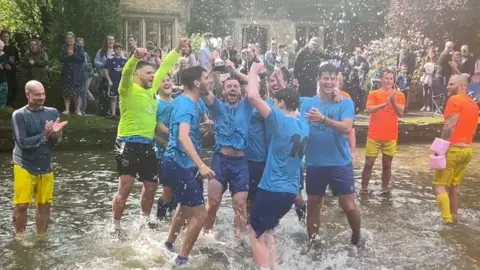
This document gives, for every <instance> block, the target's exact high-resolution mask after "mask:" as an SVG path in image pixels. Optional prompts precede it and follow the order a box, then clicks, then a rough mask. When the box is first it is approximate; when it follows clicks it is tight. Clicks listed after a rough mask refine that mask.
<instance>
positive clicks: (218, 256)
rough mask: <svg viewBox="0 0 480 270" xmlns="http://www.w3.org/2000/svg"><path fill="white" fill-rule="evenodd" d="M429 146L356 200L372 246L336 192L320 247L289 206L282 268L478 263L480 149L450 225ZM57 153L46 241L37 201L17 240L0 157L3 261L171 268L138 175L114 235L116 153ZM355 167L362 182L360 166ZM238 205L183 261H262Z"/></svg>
mask: <svg viewBox="0 0 480 270" xmlns="http://www.w3.org/2000/svg"><path fill="white" fill-rule="evenodd" d="M476 148H477V149H480V145H477V146H476ZM427 149H428V146H425V145H409V146H400V148H399V153H398V155H397V157H396V159H395V161H394V173H393V175H394V186H395V188H394V191H393V192H392V195H391V196H388V197H382V196H380V195H378V191H379V190H380V172H381V170H380V164H379V163H378V162H377V164H376V167H375V168H376V170H375V171H374V173H373V174H372V180H371V183H370V187H371V189H372V190H373V191H374V193H373V195H371V196H368V197H366V198H364V197H359V201H358V204H359V207H360V211H361V215H362V228H363V229H362V233H363V237H365V238H366V247H365V248H363V249H360V250H357V249H355V248H352V247H351V246H350V245H349V244H348V243H349V240H350V229H349V226H348V223H347V221H346V218H345V215H344V214H343V213H342V212H341V210H340V208H339V207H338V203H337V201H336V199H333V198H328V199H327V201H326V202H325V207H324V210H323V213H322V221H323V223H322V225H321V228H322V229H321V236H322V239H323V240H322V242H323V245H322V248H321V249H320V250H315V251H312V250H309V249H308V248H307V247H306V244H305V243H306V241H307V236H306V228H305V227H304V226H302V225H300V223H299V222H298V221H297V218H296V215H295V212H294V211H291V212H290V213H288V214H287V215H286V216H285V217H284V218H283V220H282V221H281V224H280V226H279V227H278V229H277V246H278V253H279V257H280V259H281V265H280V266H279V267H278V268H276V269H288V270H294V269H302V270H303V269H480V225H479V224H480V217H479V209H480V201H479V200H478V194H479V191H478V190H479V187H478V184H479V181H478V175H479V172H480V171H479V170H478V169H477V168H476V166H475V164H478V162H479V161H480V157H479V156H478V155H477V156H474V160H473V161H472V165H471V166H470V167H469V169H468V171H467V176H466V178H465V179H464V188H463V198H462V210H461V216H462V217H461V219H460V222H459V224H458V225H456V226H454V227H445V226H443V225H441V217H440V213H439V211H438V209H437V206H436V202H435V198H434V196H433V195H432V194H431V188H430V185H431V173H429V172H428V171H427V170H426V169H425V168H427V158H426V157H427V156H428V152H427ZM358 152H359V154H361V153H363V149H359V150H358ZM54 156H55V173H56V186H55V201H54V207H53V208H52V222H51V224H50V227H49V236H48V239H47V241H45V242H37V243H34V241H33V236H34V235H35V224H34V213H35V210H34V209H31V210H30V211H29V219H28V220H29V222H28V225H27V229H28V234H29V236H30V239H29V240H28V241H27V244H25V245H19V244H17V243H15V242H14V241H12V233H11V231H12V229H11V214H12V207H11V206H12V205H11V198H12V175H11V173H12V167H11V159H10V155H9V154H2V155H0V160H1V161H0V176H1V178H2V179H4V181H3V184H2V185H1V186H0V199H1V201H2V203H1V205H0V211H1V213H3V214H2V216H1V217H0V243H1V250H0V258H1V259H0V269H102V270H104V269H105V270H107V269H171V268H172V266H171V262H172V260H173V259H174V256H175V254H172V253H169V252H167V251H166V250H165V249H164V248H163V246H162V243H163V241H164V240H165V239H166V237H167V231H168V224H165V225H163V226H161V228H160V229H158V230H149V229H140V228H139V224H138V217H139V213H140V210H139V205H140V200H139V195H140V189H141V185H140V183H137V184H136V185H135V187H134V190H133V191H132V194H131V196H130V198H129V201H128V205H127V208H126V210H125V217H124V219H123V227H124V228H127V229H128V234H129V240H128V241H126V242H123V243H122V242H118V241H116V240H113V239H112V238H110V237H109V236H108V233H107V229H108V228H109V225H110V219H111V200H112V196H113V194H114V193H115V192H116V188H117V183H116V180H115V178H116V173H115V171H114V170H115V164H114V160H113V157H112V154H111V153H105V152H87V153H80V152H74V153H66V152H58V153H55V155H54ZM359 158H360V157H359ZM362 159H363V157H361V158H360V159H359V160H360V161H362ZM407 164H409V165H408V166H407ZM355 175H356V181H357V188H359V182H360V171H359V170H356V171H355ZM205 190H206V189H205ZM159 193H160V191H159ZM155 205H156V204H155ZM231 206H232V204H231V200H230V196H229V194H228V193H226V195H225V197H224V201H223V204H222V208H221V209H220V212H219V216H218V218H217V223H216V225H215V227H214V231H215V233H214V235H210V236H203V235H201V236H200V238H199V240H198V242H197V243H196V245H195V247H194V249H193V254H192V256H191V262H190V264H189V266H188V267H187V268H182V269H201V270H206V269H222V270H223V269H255V265H254V262H253V259H252V257H251V253H250V249H249V247H245V246H242V245H239V244H236V241H235V236H234V233H233V211H232V208H231ZM152 213H155V209H153V210H152ZM182 237H183V234H182V235H181V236H180V238H179V239H178V240H177V249H178V248H179V247H180V245H181V243H182V240H183V238H182Z"/></svg>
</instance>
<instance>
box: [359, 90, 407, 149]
mask: <svg viewBox="0 0 480 270" xmlns="http://www.w3.org/2000/svg"><path fill="white" fill-rule="evenodd" d="M389 96H390V93H389V92H387V91H385V90H383V89H380V90H375V91H371V92H370V93H369V94H368V97H367V107H368V106H377V105H380V104H384V103H385V102H386V101H387V100H388V98H389ZM395 100H396V102H397V104H398V105H405V95H404V94H403V93H402V92H399V91H397V92H396V94H395ZM368 138H370V139H373V140H381V141H382V140H384V141H388V140H397V139H398V115H397V113H396V112H395V108H393V105H392V104H390V103H389V104H388V105H387V106H386V107H385V108H383V109H381V110H379V111H377V112H376V113H373V114H372V115H371V116H370V124H369V126H368Z"/></svg>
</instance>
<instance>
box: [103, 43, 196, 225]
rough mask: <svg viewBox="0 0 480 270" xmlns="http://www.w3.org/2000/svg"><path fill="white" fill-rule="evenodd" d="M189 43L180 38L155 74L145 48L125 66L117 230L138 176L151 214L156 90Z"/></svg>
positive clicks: (115, 201) (146, 211)
mask: <svg viewBox="0 0 480 270" xmlns="http://www.w3.org/2000/svg"><path fill="white" fill-rule="evenodd" d="M188 44H189V40H188V39H186V38H182V39H180V42H179V44H178V47H177V48H176V49H175V50H173V51H171V52H170V53H169V54H168V55H167V56H166V57H165V59H164V61H163V62H162V64H161V65H160V68H159V69H158V71H157V72H156V73H155V74H154V69H153V67H152V65H151V64H150V63H148V62H146V61H142V60H140V59H143V57H144V56H145V54H146V53H147V50H146V49H145V48H137V49H136V50H135V52H134V55H133V57H130V59H128V61H127V63H126V64H125V66H124V68H123V71H122V79H121V81H120V84H119V87H118V93H119V96H120V112H121V118H120V123H119V125H118V131H117V140H116V143H115V160H116V161H117V172H118V175H119V186H118V192H117V194H115V196H114V197H113V203H112V212H113V223H114V230H115V232H117V233H120V232H121V225H120V220H121V218H122V215H123V211H124V209H125V205H126V202H127V198H128V196H129V194H130V191H131V190H132V186H133V183H134V180H135V178H137V179H138V180H139V181H141V182H142V183H143V189H142V194H141V209H142V217H143V218H144V219H148V217H149V215H150V210H151V209H152V205H153V200H154V196H155V191H156V189H157V186H158V179H157V157H156V154H155V151H154V149H153V138H154V136H155V126H156V124H157V121H156V113H157V100H156V92H157V90H158V89H159V87H160V85H161V83H162V81H163V79H164V78H165V77H166V76H167V74H168V72H169V71H170V69H171V68H172V67H173V66H174V65H175V64H176V63H177V61H178V58H179V57H180V53H181V51H182V49H183V48H185V47H186V46H188Z"/></svg>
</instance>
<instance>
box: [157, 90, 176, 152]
mask: <svg viewBox="0 0 480 270" xmlns="http://www.w3.org/2000/svg"><path fill="white" fill-rule="evenodd" d="M171 113H172V106H171V103H170V102H168V101H165V100H161V99H158V100H157V123H162V124H164V125H165V126H166V127H167V128H168V126H169V123H170V115H171ZM155 136H156V137H157V138H162V139H164V140H166V141H168V136H165V135H162V134H159V133H155ZM154 149H155V153H156V154H157V159H162V158H163V152H164V151H165V150H164V149H163V146H162V145H161V144H159V143H158V142H155V147H154Z"/></svg>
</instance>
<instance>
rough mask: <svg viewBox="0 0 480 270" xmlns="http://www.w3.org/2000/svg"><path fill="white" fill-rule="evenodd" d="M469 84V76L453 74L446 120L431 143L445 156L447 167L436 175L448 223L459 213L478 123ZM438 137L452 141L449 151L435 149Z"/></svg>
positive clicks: (435, 183)
mask: <svg viewBox="0 0 480 270" xmlns="http://www.w3.org/2000/svg"><path fill="white" fill-rule="evenodd" d="M467 87H468V79H467V78H466V77H465V76H463V75H454V76H452V77H451V78H450V81H449V82H448V86H447V90H448V94H449V96H450V98H449V99H448V101H447V106H446V108H445V114H444V118H445V124H444V126H443V129H442V134H441V135H440V138H437V139H435V142H434V144H432V146H431V147H430V150H432V151H433V152H434V153H435V156H437V158H442V159H443V165H445V166H444V169H439V170H436V171H435V173H434V178H433V191H434V193H435V195H436V198H437V203H438V206H439V208H440V211H441V212H442V216H443V221H444V223H445V224H451V223H452V222H453V221H454V218H455V216H457V215H458V208H459V207H460V184H461V182H462V178H463V175H464V174H465V170H466V169H467V165H468V164H469V163H470V161H471V159H472V141H473V137H474V136H475V133H476V131H477V125H478V111H479V110H478V105H477V103H476V102H475V101H473V100H472V99H471V98H470V97H469V96H468V95H467ZM437 141H441V142H442V143H443V144H444V145H445V143H446V145H447V146H448V145H449V147H448V150H447V151H446V153H445V151H444V150H441V149H438V148H437V149H435V148H436V147H435V146H434V145H435V143H438V142H437ZM443 149H445V147H443ZM441 151H443V152H441ZM431 158H435V157H431Z"/></svg>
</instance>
